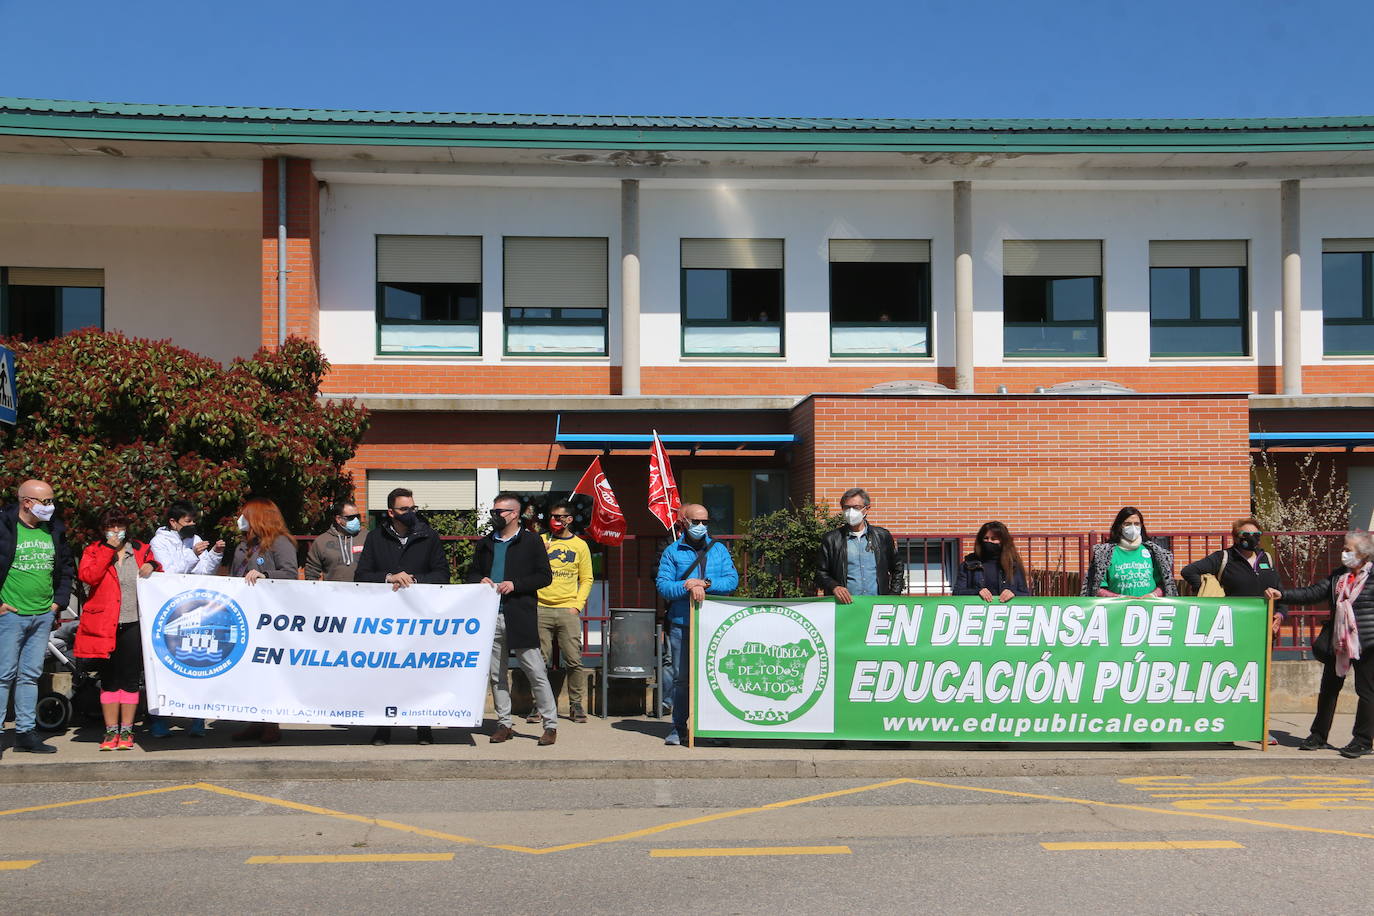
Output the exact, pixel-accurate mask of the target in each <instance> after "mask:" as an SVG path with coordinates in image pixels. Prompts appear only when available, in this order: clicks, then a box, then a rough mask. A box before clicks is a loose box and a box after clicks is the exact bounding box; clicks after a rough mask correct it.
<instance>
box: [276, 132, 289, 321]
mask: <svg viewBox="0 0 1374 916" xmlns="http://www.w3.org/2000/svg"><path fill="white" fill-rule="evenodd" d="M286 273H287V271H286V157H285V156H278V157H277V346H278V347H281V346H283V345H285V343H286Z"/></svg>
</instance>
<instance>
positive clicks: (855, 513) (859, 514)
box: [844, 509, 864, 525]
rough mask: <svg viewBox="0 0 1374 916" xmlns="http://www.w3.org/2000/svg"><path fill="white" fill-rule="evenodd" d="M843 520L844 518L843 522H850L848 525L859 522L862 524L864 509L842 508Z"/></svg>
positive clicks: (858, 523)
mask: <svg viewBox="0 0 1374 916" xmlns="http://www.w3.org/2000/svg"><path fill="white" fill-rule="evenodd" d="M844 520H845V522H847V523H848V524H850V525H861V524H863V520H864V510H862V509H845V510H844Z"/></svg>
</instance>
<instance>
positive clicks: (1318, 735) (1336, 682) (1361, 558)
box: [1279, 531, 1374, 758]
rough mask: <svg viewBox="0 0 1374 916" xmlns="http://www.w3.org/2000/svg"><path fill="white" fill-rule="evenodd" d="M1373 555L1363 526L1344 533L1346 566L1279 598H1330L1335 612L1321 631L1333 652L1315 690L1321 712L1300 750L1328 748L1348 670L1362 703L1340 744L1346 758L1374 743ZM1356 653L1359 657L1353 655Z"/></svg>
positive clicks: (1292, 600) (1307, 600)
mask: <svg viewBox="0 0 1374 916" xmlns="http://www.w3.org/2000/svg"><path fill="white" fill-rule="evenodd" d="M1371 560H1374V539H1372V538H1371V537H1370V536H1369V534H1368V533H1366V532H1363V531H1352V532H1350V533H1349V534H1347V535H1346V536H1345V550H1344V551H1342V553H1341V564H1342V568H1340V569H1337V570H1334V571H1332V573H1331V574H1330V575H1329V576H1327V577H1326V578H1325V579H1323V580H1321V581H1320V582H1316V583H1314V584H1312V585H1308V586H1304V587H1303V588H1290V589H1286V590H1285V591H1284V592H1283V594H1282V596H1281V597H1280V598H1279V600H1280V601H1281V602H1283V603H1284V604H1318V603H1321V602H1329V603H1330V605H1331V609H1332V614H1331V617H1330V618H1328V619H1327V621H1326V623H1325V624H1323V626H1322V630H1323V632H1329V634H1330V637H1331V642H1330V648H1331V655H1329V656H1327V657H1326V658H1322V659H1319V660H1320V661H1321V662H1322V684H1321V690H1320V692H1319V693H1318V694H1317V714H1316V716H1315V717H1314V718H1313V719H1312V733H1311V734H1310V735H1308V736H1307V738H1306V739H1304V741H1303V742H1302V744H1300V745H1298V747H1299V748H1300V749H1301V750H1304V751H1315V750H1319V749H1322V748H1328V747H1330V746H1331V745H1329V744H1327V742H1326V739H1327V737H1328V735H1329V734H1330V732H1331V720H1332V719H1333V718H1334V717H1335V715H1336V700H1337V699H1338V698H1339V697H1340V693H1341V687H1343V686H1344V685H1345V675H1346V672H1347V671H1351V670H1353V671H1354V672H1355V693H1356V695H1357V696H1358V697H1359V704H1358V705H1357V706H1356V707H1355V725H1354V727H1353V728H1352V729H1351V732H1352V735H1351V738H1350V743H1349V744H1347V745H1346V746H1345V747H1343V748H1341V756H1342V757H1350V758H1355V757H1363V756H1364V755H1366V754H1368V753H1370V751H1371V748H1374V575H1370V571H1371V568H1374V564H1371ZM1352 652H1357V653H1358V655H1359V658H1355V659H1352V658H1351V654H1352Z"/></svg>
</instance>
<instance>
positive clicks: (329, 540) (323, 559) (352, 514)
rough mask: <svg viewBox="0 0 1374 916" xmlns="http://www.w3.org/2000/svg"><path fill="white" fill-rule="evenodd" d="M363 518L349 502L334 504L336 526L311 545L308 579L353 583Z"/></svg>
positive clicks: (360, 550) (307, 554) (356, 569)
mask: <svg viewBox="0 0 1374 916" xmlns="http://www.w3.org/2000/svg"><path fill="white" fill-rule="evenodd" d="M362 529H363V517H362V515H361V514H360V513H359V512H358V507H357V506H356V505H354V504H353V503H351V502H348V501H347V500H340V501H339V502H337V503H335V504H334V524H332V525H330V526H329V530H328V531H326V532H325V533H324V534H322V535H320V536H319V537H317V538H315V540H314V541H313V542H312V543H311V545H310V550H309V551H307V552H306V555H305V577H306V578H307V579H310V580H315V579H324V580H325V581H326V582H352V581H353V574H354V573H356V572H357V571H358V560H359V558H360V557H361V556H362V552H363V541H362V538H360V537H358V533H359V532H360V531H362Z"/></svg>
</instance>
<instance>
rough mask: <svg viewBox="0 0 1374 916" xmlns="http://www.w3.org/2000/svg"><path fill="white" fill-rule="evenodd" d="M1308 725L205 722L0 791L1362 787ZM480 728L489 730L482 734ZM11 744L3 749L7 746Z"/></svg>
mask: <svg viewBox="0 0 1374 916" xmlns="http://www.w3.org/2000/svg"><path fill="white" fill-rule="evenodd" d="M1309 721H1310V716H1309V715H1308V714H1306V713H1280V714H1276V715H1275V716H1273V717H1272V718H1271V719H1270V728H1271V730H1272V732H1273V733H1274V734H1275V735H1276V736H1277V737H1278V738H1279V741H1280V742H1281V744H1280V745H1279V746H1278V747H1271V748H1269V749H1268V750H1267V751H1261V750H1260V748H1259V745H1258V744H1254V743H1248V744H1239V745H1236V744H1224V745H1223V744H1201V745H1178V744H1153V745H1147V746H1133V747H1126V746H1122V745H1087V744H1078V745H1047V744H1045V745H1036V744H1006V745H972V744H923V745H909V744H902V743H892V744H879V743H875V742H863V743H854V744H847V745H845V746H843V747H840V748H828V747H824V746H823V745H821V744H820V743H818V742H804V743H790V742H781V741H751V742H748V743H747V744H746V743H744V742H734V746H729V747H721V746H707V747H697V748H691V749H689V748H685V747H666V746H664V744H663V737H664V735H666V734H667V732H668V723H667V722H666V721H659V720H655V719H643V718H633V719H610V720H607V721H603V720H601V719H597V718H592V720H591V721H590V722H588V723H587V724H585V725H576V724H574V723H572V722H569V721H566V720H564V721H561V722H560V724H559V729H558V735H559V740H558V743H557V744H555V745H554V746H552V747H538V746H536V744H535V739H536V738H537V737H538V736H539V734H540V732H541V728H540V727H539V726H538V725H525V724H524V723H523V722H519V721H517V725H516V731H517V732H518V733H519V735H518V737H517V738H515V739H513V740H511V741H509V742H507V743H504V744H491V743H489V742H488V741H487V736H486V734H483V733H477V732H470V731H467V730H459V729H451V730H441V729H436V730H435V738H436V741H437V743H436V744H433V745H430V746H423V747H422V746H419V745H416V744H414V743H413V742H414V740H415V739H414V731H413V730H411V729H406V728H397V729H394V730H393V735H394V740H395V743H393V744H391V745H388V746H385V747H373V746H372V745H371V744H370V743H369V738H370V737H371V734H372V729H371V728H370V727H368V728H347V729H344V728H330V727H324V726H311V725H299V726H286V727H284V728H283V729H282V741H281V743H280V744H274V745H260V744H257V743H256V742H249V743H239V742H234V741H231V740H229V735H230V734H231V733H232V732H233V731H235V730H236V728H237V727H238V725H237V723H233V722H213V723H211V725H210V728H209V731H208V734H207V735H206V736H205V737H204V738H191V737H188V736H186V735H185V734H184V733H183V732H181V731H180V729H177V730H174V731H173V733H172V737H170V738H164V739H160V740H159V739H154V738H149V737H148V736H147V735H146V734H143V733H141V732H140V733H139V734H138V735H137V741H138V745H137V747H136V748H135V749H134V750H132V751H107V752H101V751H100V750H99V741H100V738H101V729H99V728H83V729H81V730H78V731H69V732H67V733H66V734H64V735H58V736H55V737H53V738H51V739H50V740H49V743H50V744H51V745H52V746H54V747H56V748H57V753H56V754H45V755H36V754H18V753H15V752H14V751H13V750H12V749H7V750H6V751H5V755H4V759H3V760H0V784H5V783H24V782H144V781H166V780H171V781H176V782H196V781H198V780H212V779H218V780H224V779H453V778H467V779H540V778H550V779H554V778H557V779H654V778H674V779H691V778H704V779H731V778H733V779H745V778H748V779H767V778H774V779H782V778H797V777H831V778H854V779H883V778H897V777H914V778H928V779H937V778H938V779H953V778H961V777H963V778H969V777H986V776H1054V775H1116V774H1122V775H1168V774H1188V775H1193V774H1205V775H1227V776H1246V775H1274V774H1280V773H1285V774H1286V773H1291V772H1295V771H1297V772H1302V773H1339V774H1343V775H1365V774H1371V775H1374V757H1370V758H1365V759H1361V760H1346V759H1345V758H1343V757H1341V756H1340V755H1339V754H1337V753H1336V752H1335V751H1315V752H1304V751H1299V750H1298V749H1297V743H1298V742H1299V741H1300V740H1301V739H1302V738H1303V737H1305V736H1306V735H1307V725H1308V723H1309ZM1351 722H1352V717H1351V716H1348V715H1338V716H1337V717H1336V724H1335V727H1334V728H1333V730H1332V733H1331V737H1332V743H1333V744H1335V745H1336V746H1338V747H1339V746H1341V745H1343V744H1345V743H1346V741H1348V740H1349V735H1350V726H1351ZM491 725H492V723H491V722H490V721H488V723H487V727H488V729H489V728H490V726H491ZM12 734H13V733H12V732H11V733H9V734H8V735H7V736H6V740H5V743H6V745H8V744H9V743H10V741H11V740H12Z"/></svg>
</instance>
